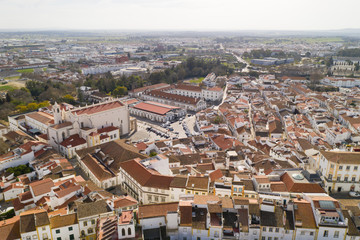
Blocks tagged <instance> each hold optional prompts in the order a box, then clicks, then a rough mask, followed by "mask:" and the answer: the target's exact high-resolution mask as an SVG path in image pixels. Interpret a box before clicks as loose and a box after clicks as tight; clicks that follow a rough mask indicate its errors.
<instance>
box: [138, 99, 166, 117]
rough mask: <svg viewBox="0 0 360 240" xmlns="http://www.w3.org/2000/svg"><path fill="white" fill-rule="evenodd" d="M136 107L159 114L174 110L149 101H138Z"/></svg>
mask: <svg viewBox="0 0 360 240" xmlns="http://www.w3.org/2000/svg"><path fill="white" fill-rule="evenodd" d="M134 108H136V109H140V110H143V111H147V112H152V113H156V114H159V115H165V114H166V113H167V112H169V111H171V110H172V109H170V108H165V107H161V106H156V105H154V104H149V103H146V102H141V103H138V104H136V105H135V106H134Z"/></svg>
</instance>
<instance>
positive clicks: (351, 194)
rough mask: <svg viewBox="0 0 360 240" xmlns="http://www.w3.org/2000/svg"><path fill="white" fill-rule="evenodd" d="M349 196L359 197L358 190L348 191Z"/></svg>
mask: <svg viewBox="0 0 360 240" xmlns="http://www.w3.org/2000/svg"><path fill="white" fill-rule="evenodd" d="M349 195H350V197H360V192H349Z"/></svg>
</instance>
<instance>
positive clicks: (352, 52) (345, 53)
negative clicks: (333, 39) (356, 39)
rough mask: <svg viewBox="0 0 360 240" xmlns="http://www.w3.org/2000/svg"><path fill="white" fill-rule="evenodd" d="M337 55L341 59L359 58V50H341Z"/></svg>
mask: <svg viewBox="0 0 360 240" xmlns="http://www.w3.org/2000/svg"><path fill="white" fill-rule="evenodd" d="M337 55H338V56H341V57H360V48H351V49H342V50H340V51H339V52H338V53H337Z"/></svg>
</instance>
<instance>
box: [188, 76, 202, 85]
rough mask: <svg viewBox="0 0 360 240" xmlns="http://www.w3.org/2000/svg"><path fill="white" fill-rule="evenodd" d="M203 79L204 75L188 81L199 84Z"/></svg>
mask: <svg viewBox="0 0 360 240" xmlns="http://www.w3.org/2000/svg"><path fill="white" fill-rule="evenodd" d="M203 80H204V77H201V78H198V79H193V80H190V81H189V82H191V83H196V84H200V83H201V82H202V81H203Z"/></svg>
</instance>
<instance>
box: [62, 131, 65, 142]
mask: <svg viewBox="0 0 360 240" xmlns="http://www.w3.org/2000/svg"><path fill="white" fill-rule="evenodd" d="M62 140H63V141H64V140H65V133H64V132H63V133H62Z"/></svg>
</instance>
